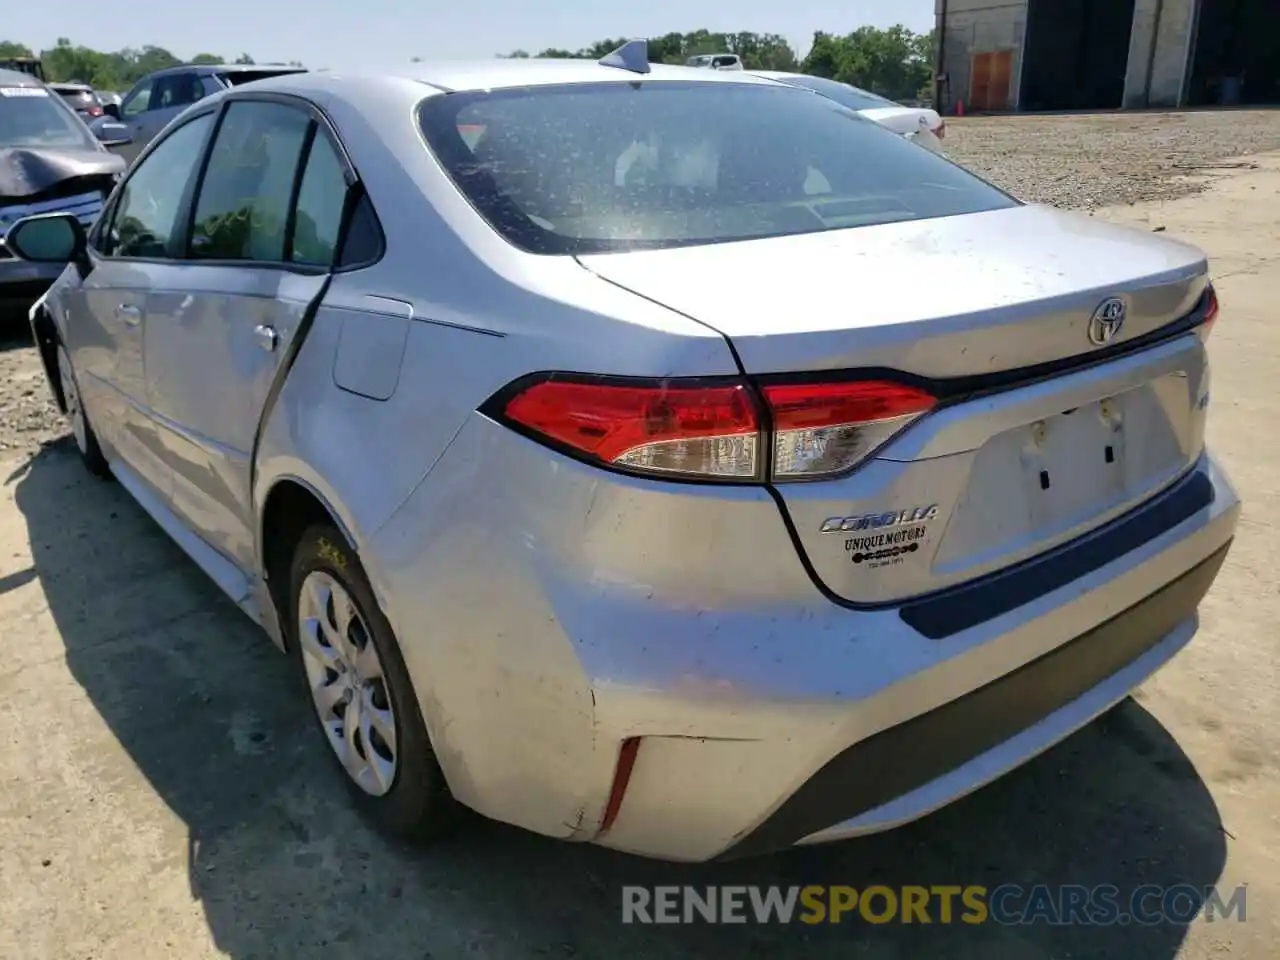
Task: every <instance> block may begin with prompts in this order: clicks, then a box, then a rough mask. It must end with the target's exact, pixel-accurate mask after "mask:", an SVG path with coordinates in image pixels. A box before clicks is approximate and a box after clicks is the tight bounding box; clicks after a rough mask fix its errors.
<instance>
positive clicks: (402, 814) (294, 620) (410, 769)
mask: <svg viewBox="0 0 1280 960" xmlns="http://www.w3.org/2000/svg"><path fill="white" fill-rule="evenodd" d="M343 597H345V598H347V599H348V600H349V601H350V603H351V610H352V616H351V617H350V618H349V620H348V628H347V630H346V631H345V634H342V633H340V632H339V631H338V629H337V622H336V620H337V618H336V617H335V612H336V611H337V610H338V609H339V608H340V607H342V606H343V599H342V598H343ZM286 622H287V624H288V628H287V629H288V631H289V643H290V646H291V648H292V651H293V656H294V657H295V659H296V661H297V664H298V672H299V674H300V675H301V677H302V683H303V689H304V692H305V695H306V698H307V701H308V704H309V706H310V707H311V712H312V714H313V716H314V717H315V720H316V724H317V727H318V729H319V730H320V731H321V733H322V735H323V737H324V740H325V742H326V743H327V744H328V745H329V747H330V750H329V752H330V754H331V755H332V756H333V758H334V760H335V762H336V763H337V764H338V766H339V769H340V770H341V771H342V773H343V779H344V780H345V781H346V783H347V786H348V788H349V789H350V792H351V794H352V796H353V797H354V799H355V803H356V806H357V807H358V808H359V809H360V810H361V812H362V813H363V814H364V815H365V816H366V817H368V818H369V819H370V820H371V821H372V822H373V823H374V824H375V825H376V826H377V827H378V828H379V829H380V830H382V831H383V832H385V833H387V834H389V835H391V836H393V837H396V838H398V839H404V840H415V841H421V840H427V839H431V838H433V837H435V836H438V835H439V834H441V833H443V832H445V831H446V830H447V829H448V828H449V827H450V826H452V824H453V822H454V821H455V819H456V817H457V814H458V811H459V805H458V803H457V802H456V801H455V800H454V799H453V796H452V794H451V793H450V792H449V787H448V785H447V784H446V783H445V779H444V774H443V773H442V772H441V770H440V765H439V763H438V762H437V761H436V756H435V753H434V751H433V750H432V748H431V740H430V738H429V737H428V735H427V727H426V724H425V723H424V721H423V719H422V713H421V711H420V710H419V708H418V699H417V696H416V695H415V693H414V690H413V685H412V683H411V682H410V680H409V673H408V671H407V670H406V669H405V665H404V659H403V657H402V656H401V654H400V647H399V645H398V644H397V642H396V639H395V636H394V634H393V633H392V631H391V625H390V624H389V623H388V622H387V619H386V617H385V616H384V615H383V613H382V610H381V609H380V608H379V607H378V603H377V600H376V599H375V598H374V595H373V589H372V588H371V587H370V586H369V580H368V578H367V577H366V575H365V572H364V569H363V568H362V567H361V565H360V560H359V558H358V557H357V556H356V553H355V551H354V550H352V549H351V548H350V547H349V546H348V544H347V541H346V539H345V538H344V537H343V536H342V534H341V533H339V532H338V531H337V530H336V529H335V528H334V527H333V526H332V525H331V524H327V523H322V524H316V525H314V526H312V527H310V528H309V529H308V530H307V531H306V532H305V533H304V534H303V535H302V537H301V539H300V540H299V541H298V545H297V547H296V548H295V550H294V555H293V564H292V566H291V569H290V576H289V618H288V620H287V621H286ZM340 636H345V638H346V642H345V643H339V642H337V638H338V637H340ZM344 647H345V650H344V649H343V648H344ZM369 650H372V651H373V653H374V654H375V655H376V659H371V658H369V656H368V653H369ZM371 666H376V667H377V669H376V670H375V669H371ZM339 690H341V691H342V692H343V694H344V696H345V698H346V699H343V700H341V701H339V700H338V691H339ZM353 706H354V707H355V708H356V711H357V712H356V717H357V719H356V720H355V721H353V722H348V721H349V720H350V717H349V716H348V711H350V710H352V709H353ZM388 719H389V722H388ZM388 729H390V730H393V731H394V738H393V739H394V743H392V742H391V739H392V738H388V737H387V736H385V735H384V734H383V733H382V732H381V731H385V730H388ZM388 757H391V762H392V768H391V770H390V771H389V770H388V766H387V761H388Z"/></svg>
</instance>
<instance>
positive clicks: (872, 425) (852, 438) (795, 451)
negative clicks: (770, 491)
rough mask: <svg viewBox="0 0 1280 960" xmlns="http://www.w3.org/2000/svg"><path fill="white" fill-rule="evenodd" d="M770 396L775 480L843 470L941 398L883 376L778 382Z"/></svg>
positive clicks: (766, 392) (768, 392)
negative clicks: (885, 379)
mask: <svg viewBox="0 0 1280 960" xmlns="http://www.w3.org/2000/svg"><path fill="white" fill-rule="evenodd" d="M764 398H765V403H766V404H768V406H769V409H770V410H771V411H772V414H773V470H772V474H773V478H774V479H775V480H805V479H813V478H816V477H827V476H831V475H832V474H837V473H843V472H845V471H846V470H849V469H851V468H852V467H854V466H856V465H857V464H858V463H860V462H861V461H862V460H865V459H866V458H867V457H868V456H869V455H871V454H872V453H874V452H875V451H876V449H877V448H879V447H881V446H883V445H884V444H885V442H886V441H888V440H889V439H890V438H892V437H893V436H894V435H895V434H897V433H898V432H900V431H901V430H903V429H904V428H905V427H907V426H908V425H910V424H911V423H912V422H913V421H914V420H916V419H918V418H919V417H921V416H922V415H924V414H925V413H927V412H929V411H930V410H932V409H933V407H934V406H935V405H936V403H937V400H936V399H935V398H934V397H933V395H932V394H930V393H927V392H926V391H924V390H921V389H918V388H916V387H911V386H907V385H905V384H900V383H891V382H887V381H882V380H853V381H849V382H846V383H816V384H814V383H804V384H800V383H795V384H774V385H770V386H766V387H765V388H764Z"/></svg>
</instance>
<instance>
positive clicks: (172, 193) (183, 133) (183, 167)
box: [98, 113, 213, 257]
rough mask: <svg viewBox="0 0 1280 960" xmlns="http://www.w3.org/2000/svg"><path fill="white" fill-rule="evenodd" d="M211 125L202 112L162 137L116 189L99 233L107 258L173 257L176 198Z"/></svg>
mask: <svg viewBox="0 0 1280 960" xmlns="http://www.w3.org/2000/svg"><path fill="white" fill-rule="evenodd" d="M212 124H213V114H211V113H207V114H204V115H203V116H199V117H196V118H195V119H194V120H192V121H190V122H189V123H184V124H183V125H182V126H181V127H179V128H178V129H177V130H175V131H173V133H171V134H170V135H169V136H167V137H165V138H164V140H162V141H161V142H160V143H159V144H157V145H156V147H155V149H154V150H152V151H151V153H150V154H148V155H147V157H146V159H144V160H143V161H142V162H141V163H140V164H138V166H136V167H134V169H133V171H132V172H131V173H130V174H129V179H128V180H126V181H125V182H124V185H123V186H122V187H121V188H120V197H119V199H118V200H117V201H116V204H115V208H114V210H113V211H112V215H111V225H110V226H109V227H108V228H107V229H106V230H104V231H103V232H102V234H101V236H100V237H99V248H98V249H99V251H100V252H101V253H102V254H104V255H105V256H109V257H176V256H177V254H178V251H176V250H174V249H173V243H174V240H175V239H176V235H177V232H178V227H179V224H180V223H181V222H182V221H181V214H182V212H183V210H184V209H185V208H184V206H183V203H182V200H183V197H184V196H185V194H186V192H187V187H188V185H189V184H190V182H191V178H192V177H193V176H194V175H195V172H196V168H197V167H198V166H199V163H200V157H201V155H202V148H203V147H204V143H205V139H206V137H207V136H208V133H209V127H210V126H211V125H212Z"/></svg>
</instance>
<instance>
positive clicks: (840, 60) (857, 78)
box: [801, 24, 933, 100]
mask: <svg viewBox="0 0 1280 960" xmlns="http://www.w3.org/2000/svg"><path fill="white" fill-rule="evenodd" d="M932 51H933V36H932V34H931V33H926V34H917V33H913V32H912V31H911V30H908V29H907V28H906V27H904V26H902V25H901V24H898V25H897V26H893V27H889V28H888V29H885V30H880V29H878V28H876V27H859V28H858V29H857V30H855V31H853V32H852V33H849V34H846V35H845V36H843V37H837V36H833V35H831V34H826V33H821V32H818V33H815V34H814V35H813V46H812V47H811V48H810V50H809V54H808V56H806V57H805V59H804V63H803V64H802V65H801V70H803V71H804V72H805V73H811V74H814V75H815V76H819V77H829V78H831V79H833V80H839V81H841V82H843V83H851V84H853V85H854V86H856V87H862V88H863V89H866V90H872V91H874V92H875V93H878V94H880V95H881V96H885V97H888V98H889V99H891V100H910V99H914V98H915V97H917V96H919V94H920V90H921V89H927V88H929V87H930V78H931V77H932V76H933V67H932Z"/></svg>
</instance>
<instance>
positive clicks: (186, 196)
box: [89, 90, 386, 276]
mask: <svg viewBox="0 0 1280 960" xmlns="http://www.w3.org/2000/svg"><path fill="white" fill-rule="evenodd" d="M246 101H260V102H262V101H265V102H269V103H271V102H273V103H279V104H281V105H283V106H286V107H292V108H294V109H297V110H301V111H303V112H304V113H306V114H307V115H308V116H309V118H310V120H311V124H310V127H309V129H308V132H307V134H306V136H305V138H304V141H303V147H302V150H300V151H299V155H298V165H297V168H296V169H295V170H294V180H293V185H292V187H291V189H290V205H289V214H288V216H289V220H288V223H287V225H286V234H285V252H286V256H287V255H288V254H289V253H290V252H291V250H292V247H293V227H294V219H295V217H296V209H297V199H298V193H299V191H300V190H301V187H302V178H303V176H304V175H305V173H306V165H307V161H308V160H309V159H310V155H311V147H312V146H313V144H314V143H315V138H316V136H317V135H320V134H323V136H324V137H325V139H326V140H328V142H329V145H330V146H331V147H332V148H333V151H334V153H335V154H336V155H337V157H338V162H339V163H340V164H341V165H342V174H343V179H344V180H345V181H346V184H347V194H346V198H345V199H344V202H343V208H342V222H341V225H340V226H339V228H338V241H337V243H336V244H335V246H334V259H333V262H332V263H331V264H330V265H329V266H327V267H326V266H318V265H315V264H306V263H294V262H292V261H288V260H220V259H205V258H200V259H195V258H193V257H191V256H190V253H191V247H190V243H191V228H192V225H193V223H194V220H195V213H196V201H197V199H198V198H199V196H200V189H201V188H202V187H203V186H204V177H205V173H206V171H207V170H208V167H209V159H210V157H211V155H212V148H213V144H214V142H215V141H216V139H217V136H218V132H219V130H221V128H222V121H223V118H224V117H225V116H226V112H227V110H228V109H229V108H230V106H231V104H233V103H242V102H246ZM201 102H202V101H197V103H201ZM192 106H193V107H194V106H195V105H192ZM210 114H216V116H215V117H214V122H213V124H212V126H210V128H209V131H208V133H206V134H205V139H204V142H203V143H202V144H201V146H200V157H199V159H198V160H197V163H196V170H195V175H194V176H193V177H192V178H191V179H190V181H189V182H188V183H187V185H186V188H185V189H184V191H183V194H182V198H181V200H180V201H179V209H178V217H179V218H180V225H179V227H178V229H177V230H176V231H175V232H174V235H173V237H172V238H171V240H170V244H171V246H172V247H173V248H174V249H176V250H180V251H181V252H182V253H181V256H174V257H118V256H111V255H108V254H104V253H102V252H101V251H100V250H99V249H98V241H99V240H100V238H101V237H102V235H103V233H104V232H105V231H106V229H107V224H109V223H111V222H113V221H114V218H115V213H116V208H117V207H118V206H119V202H120V197H121V196H123V195H124V190H125V187H126V186H127V185H128V183H129V181H130V180H132V179H133V176H134V174H135V173H136V172H137V171H138V170H139V169H140V168H141V166H142V164H143V163H144V162H145V161H146V159H147V157H149V156H150V155H151V154H152V153H153V152H154V151H155V150H157V149H158V148H159V147H160V145H161V144H163V143H165V142H167V141H168V140H169V138H170V137H172V136H173V135H174V134H175V133H177V132H178V131H179V130H181V129H183V128H184V127H186V126H187V125H188V124H191V123H194V122H195V121H196V120H199V119H200V118H201V117H205V116H208V115H210ZM361 203H364V204H365V205H367V207H368V209H369V212H370V214H371V215H372V217H373V221H374V224H375V225H376V227H377V233H378V238H379V243H378V249H377V254H376V256H373V257H370V258H367V259H364V260H360V261H354V262H351V263H342V262H341V260H342V254H343V248H344V246H345V243H346V239H347V234H348V232H349V230H350V226H351V221H352V219H353V217H354V215H355V212H356V209H357V207H358V206H360V204H361ZM89 248H90V250H91V251H92V253H93V255H94V256H96V258H97V259H99V260H110V261H120V262H124V263H156V264H188V265H199V266H202V267H240V268H244V267H253V268H262V269H268V270H281V271H288V272H290V273H296V274H301V275H305V276H317V275H321V274H326V273H348V272H351V271H353V270H361V269H364V268H365V267H369V266H372V265H373V264H375V263H377V262H378V261H380V260H381V259H382V257H383V256H384V254H385V252H386V233H385V231H384V230H383V228H382V221H381V219H380V218H379V217H378V212H377V209H376V208H374V206H373V202H372V198H370V197H369V192H368V190H366V189H365V188H364V184H363V183H362V182H361V180H360V175H359V173H358V172H357V171H356V169H355V164H354V163H353V162H352V160H351V154H350V153H349V152H348V151H347V149H346V146H345V145H344V144H343V142H342V138H341V137H339V136H338V133H337V130H336V128H335V126H334V124H333V121H332V119H331V118H330V117H329V116H328V114H326V113H325V111H324V110H323V109H322V108H321V107H320V106H319V105H318V104H316V103H314V102H313V101H311V100H308V99H306V98H305V97H300V96H296V95H294V94H286V93H276V92H274V91H264V90H246V91H244V92H240V91H236V92H235V93H228V94H223V95H220V96H219V98H218V99H217V100H216V101H215V102H213V103H210V104H208V105H207V106H202V107H198V108H196V109H195V110H194V112H193V113H192V114H191V115H190V116H189V117H184V118H183V121H182V123H181V124H179V125H178V126H175V127H174V128H173V129H172V130H167V131H165V133H164V135H163V136H161V137H157V138H156V139H155V140H153V141H151V143H149V144H147V146H146V148H145V149H144V150H143V151H142V153H141V154H140V155H139V156H138V157H137V158H136V159H135V160H134V162H133V164H132V166H131V168H130V170H129V172H128V173H127V174H126V176H125V178H124V179H123V180H122V181H121V182H120V183H119V184H118V185H117V187H116V189H115V191H114V192H113V194H112V196H111V198H110V199H109V200H108V203H107V207H106V209H104V210H103V213H102V215H101V216H100V217H99V218H98V221H97V223H95V224H94V226H93V229H92V231H91V232H90V235H89Z"/></svg>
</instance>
